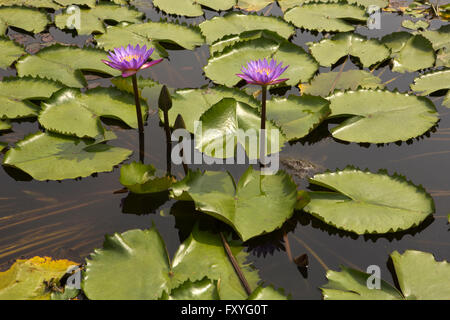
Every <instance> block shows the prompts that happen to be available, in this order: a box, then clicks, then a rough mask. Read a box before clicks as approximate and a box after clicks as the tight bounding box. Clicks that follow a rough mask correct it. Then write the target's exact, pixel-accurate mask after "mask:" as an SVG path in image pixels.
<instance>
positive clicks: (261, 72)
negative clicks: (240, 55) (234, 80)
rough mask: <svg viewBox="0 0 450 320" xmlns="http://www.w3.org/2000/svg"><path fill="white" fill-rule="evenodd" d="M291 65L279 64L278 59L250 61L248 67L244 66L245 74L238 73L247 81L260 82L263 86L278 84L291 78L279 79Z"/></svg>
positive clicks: (243, 71)
mask: <svg viewBox="0 0 450 320" xmlns="http://www.w3.org/2000/svg"><path fill="white" fill-rule="evenodd" d="M288 67H289V66H286V67H284V68H283V67H282V63H280V64H279V65H277V61H276V60H274V59H272V60H271V61H270V63H269V62H267V59H264V60H257V61H256V60H255V61H250V62H249V63H248V64H247V68H245V67H242V68H241V71H242V73H243V74H237V76H238V77H241V78H242V79H244V80H245V81H247V82H248V83H251V84H258V85H261V86H267V85H272V84H277V83H280V82H283V81H286V80H289V79H278V77H279V76H281V74H282V73H283V72H284V71H286V69H287V68H288Z"/></svg>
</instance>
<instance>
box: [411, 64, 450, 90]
mask: <svg viewBox="0 0 450 320" xmlns="http://www.w3.org/2000/svg"><path fill="white" fill-rule="evenodd" d="M442 89H450V69H448V70H439V71H434V72H431V73H426V74H423V75H421V76H419V77H417V78H416V79H414V83H413V84H411V90H412V91H415V92H420V94H421V95H428V94H430V93H433V92H436V91H439V90H442Z"/></svg>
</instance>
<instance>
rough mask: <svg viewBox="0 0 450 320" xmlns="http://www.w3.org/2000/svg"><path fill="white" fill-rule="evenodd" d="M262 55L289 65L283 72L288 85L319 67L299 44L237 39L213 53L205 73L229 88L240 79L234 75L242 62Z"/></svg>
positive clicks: (302, 78)
mask: <svg viewBox="0 0 450 320" xmlns="http://www.w3.org/2000/svg"><path fill="white" fill-rule="evenodd" d="M264 58H273V59H275V60H277V61H282V62H283V65H289V68H288V69H287V70H286V71H285V72H284V73H283V75H282V76H283V77H285V78H288V79H289V80H287V81H286V84H287V85H296V84H297V83H299V82H300V81H302V82H304V81H308V80H309V79H310V78H311V77H312V76H313V75H314V73H315V72H316V71H317V69H318V65H317V62H316V61H315V60H314V59H313V58H312V57H311V56H310V55H309V54H308V53H306V52H305V51H304V50H303V49H302V48H301V47H299V46H296V45H294V44H292V43H290V42H288V41H282V42H279V43H278V42H275V41H273V40H269V39H265V38H261V39H255V40H250V41H244V42H239V43H237V44H235V45H233V46H230V47H227V48H226V49H225V50H224V51H222V52H221V53H220V54H216V55H214V56H213V57H211V58H210V59H209V60H208V64H207V65H206V66H205V67H204V71H205V75H206V76H207V77H208V78H210V79H211V80H213V81H214V82H216V83H219V84H223V85H226V86H228V87H231V86H234V85H235V84H237V83H238V82H239V81H240V80H241V78H239V77H237V76H236V74H237V73H239V72H240V70H241V67H242V66H243V65H246V64H247V62H249V61H251V60H258V59H264Z"/></svg>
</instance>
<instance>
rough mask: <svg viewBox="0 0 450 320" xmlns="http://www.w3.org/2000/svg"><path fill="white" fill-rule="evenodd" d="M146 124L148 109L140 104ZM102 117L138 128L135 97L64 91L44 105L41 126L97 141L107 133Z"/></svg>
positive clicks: (110, 92)
mask: <svg viewBox="0 0 450 320" xmlns="http://www.w3.org/2000/svg"><path fill="white" fill-rule="evenodd" d="M141 109H142V115H143V120H145V119H146V117H147V112H148V106H147V103H146V102H145V100H141ZM100 117H106V118H113V119H120V120H122V121H123V122H125V123H126V124H127V125H128V126H130V127H132V128H137V127H138V123H137V116H136V106H135V101H134V96H133V95H131V94H128V93H125V92H122V91H120V90H117V89H113V88H95V89H92V90H89V91H87V92H85V93H81V92H80V91H79V90H76V89H64V90H61V91H59V92H58V93H56V94H55V95H54V96H53V97H52V98H51V99H50V100H49V101H48V102H45V103H43V107H42V111H41V112H40V114H39V123H40V124H42V126H43V127H44V128H46V129H47V130H49V131H53V132H57V133H62V134H68V135H75V136H77V137H79V138H85V137H90V138H95V137H97V136H99V135H103V134H104V133H105V128H103V126H102V125H101V121H100Z"/></svg>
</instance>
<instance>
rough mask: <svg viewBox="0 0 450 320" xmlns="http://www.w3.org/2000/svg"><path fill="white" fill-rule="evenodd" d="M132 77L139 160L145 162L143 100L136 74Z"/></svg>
mask: <svg viewBox="0 0 450 320" xmlns="http://www.w3.org/2000/svg"><path fill="white" fill-rule="evenodd" d="M131 78H132V80H133V90H134V101H135V104H136V115H137V122H138V130H139V161H140V162H142V163H144V145H145V144H144V122H143V120H142V111H141V101H140V98H139V90H138V85H137V78H136V74H134V75H133V76H132V77H131Z"/></svg>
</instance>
